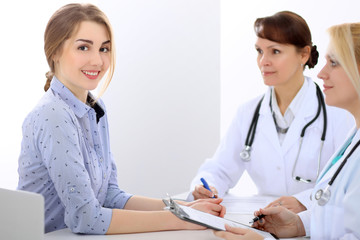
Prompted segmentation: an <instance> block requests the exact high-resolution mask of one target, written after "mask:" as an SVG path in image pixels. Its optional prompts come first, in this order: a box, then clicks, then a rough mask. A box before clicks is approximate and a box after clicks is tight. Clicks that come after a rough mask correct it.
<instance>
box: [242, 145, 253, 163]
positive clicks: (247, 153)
mask: <svg viewBox="0 0 360 240" xmlns="http://www.w3.org/2000/svg"><path fill="white" fill-rule="evenodd" d="M250 151H251V147H250V146H246V145H245V147H244V149H243V150H242V151H241V152H240V157H241V159H242V160H243V161H244V162H249V161H250V160H251V157H250Z"/></svg>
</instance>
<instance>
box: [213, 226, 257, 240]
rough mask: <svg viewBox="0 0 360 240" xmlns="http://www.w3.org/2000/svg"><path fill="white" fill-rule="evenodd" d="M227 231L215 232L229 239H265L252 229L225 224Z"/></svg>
mask: <svg viewBox="0 0 360 240" xmlns="http://www.w3.org/2000/svg"><path fill="white" fill-rule="evenodd" d="M225 229H226V232H225V231H216V232H214V234H215V235H216V236H218V237H220V238H223V239H227V240H238V239H248V240H263V239H264V237H263V236H261V235H260V234H257V233H256V232H254V231H252V230H250V229H244V228H237V227H231V226H229V225H225Z"/></svg>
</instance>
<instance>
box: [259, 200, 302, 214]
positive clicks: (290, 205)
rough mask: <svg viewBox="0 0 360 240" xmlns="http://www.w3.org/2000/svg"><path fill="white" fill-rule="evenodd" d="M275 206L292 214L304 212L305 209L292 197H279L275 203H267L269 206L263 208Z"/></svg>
mask: <svg viewBox="0 0 360 240" xmlns="http://www.w3.org/2000/svg"><path fill="white" fill-rule="evenodd" d="M276 206H282V207H284V208H287V209H289V210H290V211H292V212H294V213H299V212H302V211H305V210H306V207H305V206H304V205H302V203H301V202H299V200H297V199H296V198H295V197H292V196H283V197H280V198H278V199H276V200H275V201H273V202H271V203H269V205H267V206H266V207H265V208H269V207H276Z"/></svg>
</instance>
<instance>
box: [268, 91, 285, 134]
mask: <svg viewBox="0 0 360 240" xmlns="http://www.w3.org/2000/svg"><path fill="white" fill-rule="evenodd" d="M269 106H270V110H271V113H272V117H273V119H274V123H275V127H276V131H277V132H278V133H281V134H286V133H287V131H288V130H289V127H287V128H281V127H279V125H278V124H277V122H276V119H275V113H274V111H273V108H272V91H271V92H270V102H269Z"/></svg>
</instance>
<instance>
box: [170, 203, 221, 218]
mask: <svg viewBox="0 0 360 240" xmlns="http://www.w3.org/2000/svg"><path fill="white" fill-rule="evenodd" d="M222 201H223V199H222V198H208V199H198V200H196V201H193V202H182V201H177V202H178V203H179V204H182V205H184V206H187V207H191V208H194V209H197V210H200V211H202V212H206V213H210V214H212V215H215V216H218V217H224V216H225V213H226V208H225V207H224V206H222V205H220V203H221V202H222Z"/></svg>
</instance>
